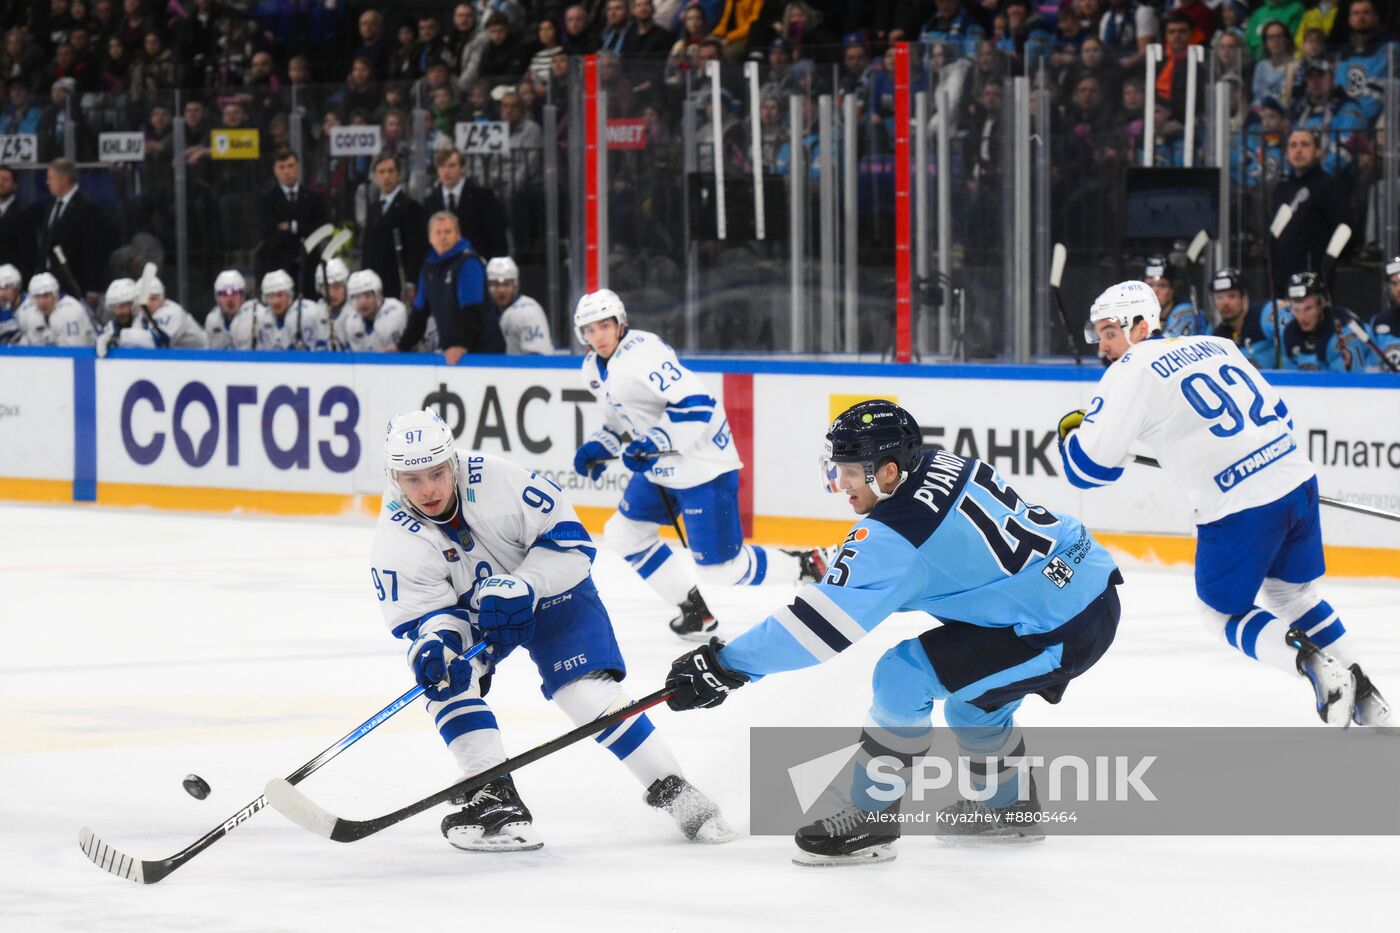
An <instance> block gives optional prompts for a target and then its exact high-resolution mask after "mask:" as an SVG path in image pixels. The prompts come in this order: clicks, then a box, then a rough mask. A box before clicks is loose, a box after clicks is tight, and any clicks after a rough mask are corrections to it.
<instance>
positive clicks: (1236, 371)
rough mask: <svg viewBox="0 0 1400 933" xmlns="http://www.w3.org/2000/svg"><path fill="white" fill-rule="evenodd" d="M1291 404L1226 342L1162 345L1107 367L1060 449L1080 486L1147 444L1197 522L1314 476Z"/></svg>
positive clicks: (1111, 474)
mask: <svg viewBox="0 0 1400 933" xmlns="http://www.w3.org/2000/svg"><path fill="white" fill-rule="evenodd" d="M1292 428H1293V419H1292V417H1290V415H1289V414H1288V406H1287V405H1285V404H1284V402H1283V399H1282V398H1280V397H1279V394H1278V392H1277V391H1276V390H1275V389H1274V387H1273V386H1271V385H1269V384H1268V383H1267V382H1265V381H1264V378H1263V376H1262V375H1260V373H1259V371H1258V370H1257V369H1255V368H1254V367H1253V366H1252V365H1251V364H1250V362H1249V361H1248V360H1247V359H1245V357H1244V355H1243V354H1242V353H1240V351H1239V348H1238V347H1236V346H1235V344H1234V342H1233V341H1230V340H1227V339H1225V338H1222V337H1204V336H1196V337H1176V338H1154V339H1152V340H1147V341H1145V342H1143V343H1140V344H1138V345H1137V346H1135V347H1133V348H1132V349H1131V350H1130V351H1129V352H1128V353H1126V354H1124V355H1123V357H1122V358H1121V359H1119V360H1118V362H1116V363H1114V364H1113V365H1112V366H1110V367H1108V370H1107V371H1106V372H1105V373H1104V374H1103V378H1102V379H1100V380H1099V385H1098V392H1097V393H1096V394H1095V396H1094V397H1093V399H1092V400H1091V402H1090V404H1089V407H1088V409H1086V413H1085V417H1084V424H1083V426H1082V427H1080V428H1079V429H1078V430H1077V431H1075V432H1074V433H1073V434H1071V435H1070V437H1069V439H1068V440H1067V441H1066V442H1065V444H1064V447H1063V448H1062V454H1063V458H1064V464H1065V475H1066V477H1067V478H1068V479H1069V481H1070V482H1071V483H1073V484H1074V485H1076V486H1079V487H1081V488H1086V489H1087V488H1093V487H1096V486H1106V485H1108V484H1109V483H1111V482H1113V481H1114V480H1116V479H1117V478H1118V477H1119V476H1121V475H1122V473H1123V468H1122V464H1123V463H1124V462H1125V461H1127V459H1128V457H1129V448H1130V447H1131V446H1132V445H1133V443H1134V442H1135V441H1139V440H1140V441H1142V442H1143V443H1144V444H1146V445H1147V446H1148V447H1149V448H1151V450H1152V453H1153V455H1154V456H1155V457H1156V458H1157V460H1158V462H1160V463H1161V464H1162V466H1163V468H1165V469H1166V470H1167V472H1169V473H1170V474H1171V475H1172V477H1173V478H1174V479H1175V480H1176V482H1177V485H1179V486H1180V487H1181V488H1182V490H1183V491H1184V492H1185V493H1186V497H1187V499H1188V500H1189V501H1190V503H1191V506H1192V508H1193V509H1194V510H1195V520H1196V523H1197V524H1202V525H1203V524H1206V523H1208V522H1213V521H1215V520H1217V519H1220V518H1224V517H1225V516H1226V515H1232V514H1234V513H1235V512H1240V511H1243V510H1244V509H1251V508H1255V507H1256V506H1260V505H1264V504H1266V503H1269V502H1273V501H1274V500H1276V499H1279V498H1280V497H1282V496H1284V495H1285V494H1287V493H1289V492H1291V491H1292V490H1294V489H1296V488H1297V487H1298V486H1299V485H1300V484H1302V483H1304V482H1306V481H1307V480H1308V478H1309V477H1311V476H1313V474H1314V470H1313V465H1312V463H1311V462H1309V461H1308V458H1307V456H1306V455H1305V454H1304V452H1303V451H1302V450H1301V449H1299V447H1298V443H1297V441H1296V440H1295V439H1294V437H1293V434H1292Z"/></svg>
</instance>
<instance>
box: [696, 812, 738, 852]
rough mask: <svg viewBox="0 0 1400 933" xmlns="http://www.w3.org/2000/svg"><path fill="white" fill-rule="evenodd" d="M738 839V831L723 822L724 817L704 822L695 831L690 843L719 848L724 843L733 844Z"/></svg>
mask: <svg viewBox="0 0 1400 933" xmlns="http://www.w3.org/2000/svg"><path fill="white" fill-rule="evenodd" d="M738 838H739V831H738V830H736V829H735V828H734V827H733V826H730V825H729V824H728V823H726V822H725V821H724V817H722V816H716V817H714V818H713V819H709V820H706V821H705V822H704V824H703V825H702V826H701V827H700V828H699V829H697V830H696V831H695V835H694V836H693V837H692V838H691V840H690V841H691V842H698V843H701V844H702V845H710V846H719V845H724V844H725V843H726V842H733V841H734V840H735V839H738Z"/></svg>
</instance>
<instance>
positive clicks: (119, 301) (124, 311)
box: [97, 278, 168, 357]
mask: <svg viewBox="0 0 1400 933" xmlns="http://www.w3.org/2000/svg"><path fill="white" fill-rule="evenodd" d="M139 299H140V296H139V294H138V289H137V286H136V283H135V282H134V281H133V280H131V279H127V278H122V279H113V280H112V283H111V284H110V285H108V286H107V294H106V295H105V296H104V298H103V304H104V305H105V306H106V308H107V317H108V320H107V323H106V325H105V326H104V327H103V328H102V333H100V334H98V335H97V355H98V356H102V357H105V356H106V355H107V353H108V351H110V350H111V349H112V348H114V347H137V348H140V349H143V350H154V349H156V348H157V347H163V346H167V345H168V342H167V341H166V337H165V334H164V332H162V331H160V330H159V329H157V328H156V327H155V324H154V322H152V320H151V317H150V315H149V314H147V313H146V309H145V308H142V307H141V304H140V300H139Z"/></svg>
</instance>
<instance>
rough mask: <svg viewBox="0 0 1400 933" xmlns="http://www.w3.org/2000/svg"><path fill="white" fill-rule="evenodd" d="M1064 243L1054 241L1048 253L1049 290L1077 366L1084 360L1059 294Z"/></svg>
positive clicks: (1063, 300) (1062, 269) (1063, 261)
mask: <svg viewBox="0 0 1400 933" xmlns="http://www.w3.org/2000/svg"><path fill="white" fill-rule="evenodd" d="M1066 256H1067V254H1066V251H1065V244H1063V243H1056V244H1055V248H1054V249H1053V250H1052V251H1051V253H1050V291H1051V293H1052V294H1054V296H1055V310H1057V311H1059V312H1060V323H1061V324H1063V325H1064V328H1065V339H1066V340H1068V341H1069V348H1070V351H1071V352H1072V353H1074V365H1075V366H1079V365H1080V364H1082V363H1083V362H1084V358H1083V357H1082V356H1081V355H1080V353H1079V341H1077V340H1075V339H1074V332H1073V331H1071V330H1070V329H1069V315H1068V314H1066V313H1065V299H1064V298H1063V297H1062V296H1061V295H1060V279H1062V278H1064V274H1065V259H1066Z"/></svg>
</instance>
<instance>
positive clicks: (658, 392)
mask: <svg viewBox="0 0 1400 933" xmlns="http://www.w3.org/2000/svg"><path fill="white" fill-rule="evenodd" d="M574 334H575V336H577V337H578V340H579V343H582V344H584V345H585V346H587V347H588V348H589V353H588V355H587V356H586V357H584V359H583V381H584V384H585V385H586V386H588V391H589V392H592V393H593V395H594V396H595V397H596V398H597V399H598V401H599V402H600V403H601V404H602V407H603V427H602V428H600V429H599V430H597V431H595V432H594V433H593V435H592V436H591V437H589V438H588V440H587V441H585V442H584V443H583V445H582V446H581V447H579V449H578V451H577V452H576V453H575V454H574V470H575V471H576V472H577V473H578V474H579V475H580V476H586V477H587V478H589V479H590V480H596V479H598V477H600V476H602V475H603V471H604V470H605V469H607V466H608V461H609V460H612V459H613V458H617V459H620V460H621V461H622V463H623V465H624V466H626V467H627V469H629V470H631V471H632V474H633V475H632V478H631V480H630V481H629V482H628V483H627V489H626V490H625V491H624V492H623V494H622V502H620V503H619V504H618V510H617V514H616V515H614V516H613V517H612V518H610V519H608V524H607V527H606V529H605V532H606V535H607V542H608V544H609V545H610V546H611V547H613V548H616V549H617V550H618V551H619V552H620V553H621V554H622V555H623V557H625V558H626V560H627V563H628V564H630V565H631V566H632V569H634V570H636V571H637V573H638V575H639V576H641V578H642V579H643V580H645V581H646V582H647V584H648V585H649V586H651V588H652V589H653V590H655V591H656V593H657V594H658V595H660V596H661V597H662V598H663V599H665V600H666V601H667V602H669V603H673V604H675V605H676V606H677V607H678V608H679V610H680V612H679V614H678V615H677V616H676V617H675V618H674V619H672V620H671V623H670V625H671V631H673V632H675V633H676V634H677V635H679V636H680V637H681V638H684V639H686V640H688V641H704V640H705V639H706V638H708V637H709V636H710V634H711V633H713V632H714V630H715V628H716V627H717V625H718V623H716V622H715V618H714V616H713V615H712V614H711V613H710V610H709V607H707V606H706V605H705V600H704V598H703V597H702V596H701V595H700V589H699V587H698V585H697V584H698V582H699V580H698V579H697V575H696V571H695V569H692V568H691V567H690V566H689V565H688V562H686V561H685V560H683V559H677V557H676V555H675V554H674V553H673V552H672V551H671V548H670V547H669V546H668V545H667V544H666V543H665V542H664V541H662V540H661V538H660V536H659V534H658V531H659V529H660V528H661V527H662V526H665V525H676V524H677V521H676V519H677V516H683V518H684V522H685V533H686V535H687V541H686V543H687V545H688V546H689V548H690V556H691V557H693V558H694V559H695V567H696V568H698V570H699V576H700V577H702V578H704V579H705V580H706V581H707V582H709V583H714V584H719V585H736V586H758V585H760V584H764V583H800V582H802V581H804V580H816V579H818V578H820V577H821V575H822V574H823V573H825V572H826V557H825V555H824V554H823V553H822V552H821V551H818V550H810V549H809V550H800V551H787V550H781V549H778V548H765V547H759V546H758V545H753V544H745V543H744V533H743V529H742V526H741V524H740V515H739V470H740V468H741V467H743V465H744V464H743V462H742V461H741V460H740V459H739V451H738V449H737V447H736V445H735V443H734V432H733V431H732V430H730V427H729V418H728V416H727V415H726V414H725V411H724V403H723V402H722V401H721V400H719V399H716V398H715V397H714V396H712V395H710V394H709V390H708V389H707V388H706V387H705V384H704V383H703V382H702V381H701V380H700V377H699V376H697V375H695V373H693V372H691V371H690V370H689V369H687V368H686V367H685V366H684V365H683V364H682V363H681V361H680V360H679V359H677V358H676V352H675V351H674V350H672V349H671V347H670V346H668V345H667V343H666V342H665V341H664V340H662V339H661V338H660V337H658V336H657V335H656V334H651V333H648V332H646V331H643V330H633V329H631V328H629V327H628V326H627V309H626V308H625V307H624V306H623V304H622V299H621V298H619V297H618V296H617V295H616V294H615V293H614V292H612V291H610V290H608V289H606V288H603V289H599V290H598V291H596V292H589V293H588V294H586V295H584V296H583V297H582V298H580V299H579V302H578V307H577V308H576V309H575V310H574Z"/></svg>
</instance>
